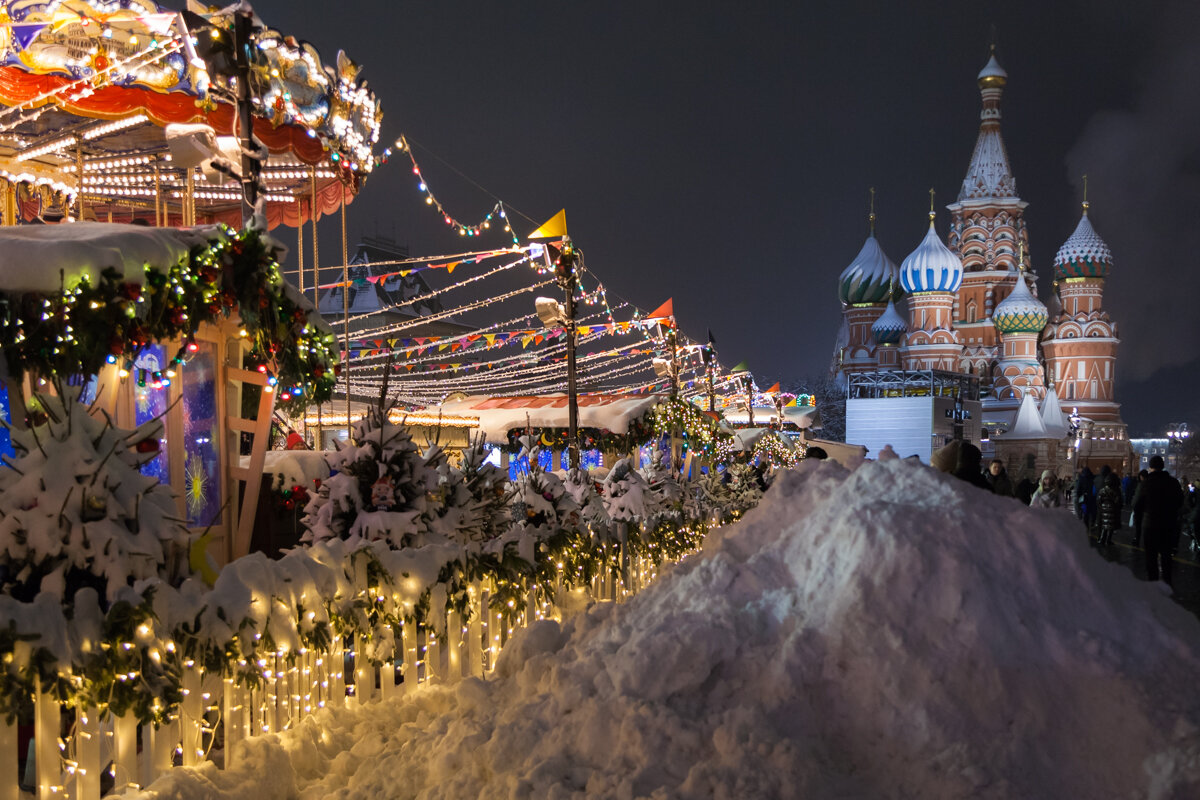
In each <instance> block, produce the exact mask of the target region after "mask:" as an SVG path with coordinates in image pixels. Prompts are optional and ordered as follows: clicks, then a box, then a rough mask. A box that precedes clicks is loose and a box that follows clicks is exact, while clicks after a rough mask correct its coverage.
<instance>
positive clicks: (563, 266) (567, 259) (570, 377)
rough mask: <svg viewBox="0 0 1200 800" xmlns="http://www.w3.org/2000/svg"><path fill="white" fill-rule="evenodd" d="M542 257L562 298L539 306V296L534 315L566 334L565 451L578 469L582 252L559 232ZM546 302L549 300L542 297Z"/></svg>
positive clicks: (572, 467)
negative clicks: (557, 241)
mask: <svg viewBox="0 0 1200 800" xmlns="http://www.w3.org/2000/svg"><path fill="white" fill-rule="evenodd" d="M545 254H546V259H547V260H548V261H549V263H550V266H551V267H552V268H553V269H554V278H555V281H556V282H557V283H558V285H559V287H560V288H562V290H563V294H564V295H565V298H564V300H565V302H563V303H562V304H559V305H558V308H557V309H555V310H545V309H543V307H542V306H543V302H542V301H541V300H540V299H539V302H538V316H539V317H540V318H541V320H542V323H543V324H550V322H560V323H561V324H562V326H563V330H564V331H565V332H566V334H567V453H568V454H569V456H568V457H569V463H570V466H571V469H579V390H578V387H577V386H576V368H575V346H576V344H577V343H578V342H577V335H576V325H575V289H576V287H578V285H579V271H580V270H581V269H582V267H583V259H582V254H581V253H580V252H579V251H578V250H577V249H576V248H575V245H574V244H573V243H572V242H571V238H570V237H569V236H563V238H562V242H561V244H560V245H559V246H557V247H556V246H554V245H550V244H547V245H546V249H545ZM546 302H547V303H549V301H546Z"/></svg>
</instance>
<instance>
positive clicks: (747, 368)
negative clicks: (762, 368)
mask: <svg viewBox="0 0 1200 800" xmlns="http://www.w3.org/2000/svg"><path fill="white" fill-rule="evenodd" d="M729 371H730V372H749V371H750V365H749V364H748V363H747V362H745V361H743V362H741V363H740V364H738V365H737V366H735V367H734V368H733V369H731V370H729Z"/></svg>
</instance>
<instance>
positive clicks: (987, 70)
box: [979, 48, 1008, 89]
mask: <svg viewBox="0 0 1200 800" xmlns="http://www.w3.org/2000/svg"><path fill="white" fill-rule="evenodd" d="M1007 84H1008V73H1007V72H1005V71H1004V67H1002V66H1000V62H999V61H997V60H996V51H995V49H994V48H993V49H992V57H991V58H989V59H988V62H987V63H986V64H984V65H983V69H981V70H979V88H980V89H991V88H997V89H1003V88H1004V87H1005V85H1007Z"/></svg>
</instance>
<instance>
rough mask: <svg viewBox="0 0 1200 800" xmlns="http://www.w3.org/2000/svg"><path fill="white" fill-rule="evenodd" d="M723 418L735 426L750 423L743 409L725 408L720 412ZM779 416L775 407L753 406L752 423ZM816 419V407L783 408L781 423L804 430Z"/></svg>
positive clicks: (796, 406) (767, 420)
mask: <svg viewBox="0 0 1200 800" xmlns="http://www.w3.org/2000/svg"><path fill="white" fill-rule="evenodd" d="M721 414H722V416H724V417H725V421H726V422H730V423H733V424H735V425H747V424H749V423H750V415H749V414H747V413H746V409H745V407H742V408H726V409H724V410H723V411H722V412H721ZM778 416H779V411H778V410H777V409H776V408H775V406H755V407H754V421H755V422H770V421H771V420H773V419H775V418H776V417H778ZM816 419H818V417H817V407H816V406H801V405H795V406H784V407H783V421H784V422H791V423H794V424H795V425H796V427H798V428H801V429H805V428H811V427H812V426H813V421H814V420H816Z"/></svg>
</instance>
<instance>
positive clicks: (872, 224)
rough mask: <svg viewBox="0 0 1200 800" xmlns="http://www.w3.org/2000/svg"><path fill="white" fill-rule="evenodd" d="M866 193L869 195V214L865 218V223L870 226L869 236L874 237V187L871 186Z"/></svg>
mask: <svg viewBox="0 0 1200 800" xmlns="http://www.w3.org/2000/svg"><path fill="white" fill-rule="evenodd" d="M867 192H868V193H869V194H870V195H871V201H870V202H871V213H870V215H869V216H868V217H867V223H868V224H869V225H870V226H871V235H872V236H874V235H875V187H874V186H872V187H871V188H870V189H868V190H867Z"/></svg>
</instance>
